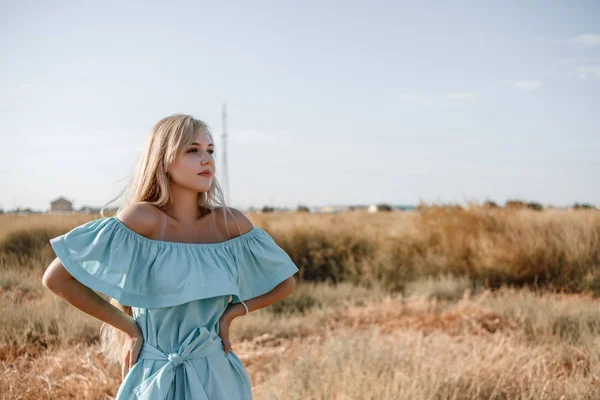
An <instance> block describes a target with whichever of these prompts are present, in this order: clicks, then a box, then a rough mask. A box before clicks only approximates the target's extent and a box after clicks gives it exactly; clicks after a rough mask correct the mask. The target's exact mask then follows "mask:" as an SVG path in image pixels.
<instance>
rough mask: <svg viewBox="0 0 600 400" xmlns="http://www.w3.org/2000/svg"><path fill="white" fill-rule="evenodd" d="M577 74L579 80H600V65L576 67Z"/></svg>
mask: <svg viewBox="0 0 600 400" xmlns="http://www.w3.org/2000/svg"><path fill="white" fill-rule="evenodd" d="M577 74H578V75H579V77H580V78H581V79H586V78H587V77H588V76H589V77H590V78H598V79H600V65H587V66H583V67H577Z"/></svg>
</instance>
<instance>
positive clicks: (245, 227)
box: [226, 207, 254, 237]
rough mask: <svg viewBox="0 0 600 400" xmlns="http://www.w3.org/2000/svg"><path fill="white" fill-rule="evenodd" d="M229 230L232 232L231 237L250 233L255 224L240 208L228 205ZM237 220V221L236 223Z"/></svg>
mask: <svg viewBox="0 0 600 400" xmlns="http://www.w3.org/2000/svg"><path fill="white" fill-rule="evenodd" d="M226 213H227V225H226V226H227V231H228V232H230V237H236V236H238V235H243V234H244V233H248V232H249V231H250V230H251V229H252V228H253V227H254V225H253V224H252V222H251V221H250V220H249V219H248V217H246V216H245V215H244V213H243V212H241V211H240V210H238V209H236V208H233V207H227V210H226ZM236 222H237V223H236Z"/></svg>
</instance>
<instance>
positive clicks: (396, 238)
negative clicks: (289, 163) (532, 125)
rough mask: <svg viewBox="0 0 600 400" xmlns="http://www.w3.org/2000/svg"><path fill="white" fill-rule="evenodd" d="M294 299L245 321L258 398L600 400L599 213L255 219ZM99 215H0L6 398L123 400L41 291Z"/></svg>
mask: <svg viewBox="0 0 600 400" xmlns="http://www.w3.org/2000/svg"><path fill="white" fill-rule="evenodd" d="M248 216H249V217H250V219H251V220H252V221H253V223H254V224H255V225H258V226H261V227H263V228H264V229H265V230H267V231H268V232H269V233H270V234H271V235H272V236H273V237H274V238H275V240H276V241H277V242H278V243H279V244H280V246H281V247H282V248H284V249H285V250H286V251H287V252H288V253H289V254H290V256H291V257H292V259H294V261H295V262H296V263H297V265H298V267H299V268H300V272H299V274H298V276H297V278H296V280H297V282H298V286H297V289H296V292H295V293H294V294H292V295H291V296H290V297H288V298H286V299H284V300H283V301H281V302H279V303H276V304H274V305H272V306H271V307H268V308H266V309H261V310H257V311H255V312H253V313H251V314H249V315H247V316H244V317H241V318H238V319H236V320H235V321H234V322H233V324H232V332H231V340H232V345H233V350H234V352H235V353H236V354H238V355H239V357H240V358H241V359H242V361H243V362H244V364H245V365H246V367H247V369H248V372H249V373H250V376H251V378H252V383H253V388H254V389H253V390H254V396H255V398H256V399H337V400H346V399H384V400H387V399H457V400H458V399H557V400H558V399H599V398H600V307H599V305H600V303H599V301H598V299H597V295H598V294H600V212H599V211H597V210H581V211H561V210H545V211H532V210H518V209H517V210H504V209H486V208H481V207H475V206H472V207H470V208H469V209H466V210H463V209H458V208H453V207H435V206H433V207H425V208H423V209H421V210H419V211H417V212H389V213H376V214H366V213H359V212H356V213H348V214H335V215H312V214H304V213H269V214H249V215H248ZM95 218H99V215H69V216H53V215H32V216H6V215H4V216H0V299H1V301H0V318H1V324H0V363H1V367H2V373H1V375H0V399H103V400H106V399H110V398H111V397H112V396H114V394H115V393H116V390H117V388H118V385H119V381H120V367H119V366H118V365H115V364H108V363H107V362H106V361H105V360H104V358H103V356H102V355H101V354H100V353H99V351H98V329H99V327H100V324H101V322H100V321H98V320H95V319H93V318H91V317H89V316H87V315H85V314H83V313H81V312H80V311H79V310H77V309H75V308H74V307H72V306H70V305H69V304H67V303H66V302H64V301H63V300H61V299H59V298H57V297H55V296H54V295H52V294H51V293H49V292H48V291H47V290H45V289H44V288H43V286H42V285H41V277H42V274H43V271H44V269H45V267H46V266H47V265H48V264H49V262H50V261H51V260H52V259H53V258H54V253H53V252H52V249H51V247H50V245H49V243H48V239H50V238H51V237H54V236H57V235H59V234H62V233H64V232H66V231H67V230H69V229H71V228H72V227H74V226H77V225H79V224H81V223H83V222H86V221H89V220H91V219H95Z"/></svg>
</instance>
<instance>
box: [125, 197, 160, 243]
mask: <svg viewBox="0 0 600 400" xmlns="http://www.w3.org/2000/svg"><path fill="white" fill-rule="evenodd" d="M116 217H117V219H119V220H120V221H121V222H122V223H123V224H125V225H126V226H127V227H128V228H129V229H131V230H132V231H135V232H137V233H139V234H140V235H143V236H146V237H152V236H153V235H154V233H155V232H156V230H157V227H158V225H159V222H160V211H159V210H158V208H156V207H155V206H154V205H152V204H150V203H146V202H141V203H134V204H130V205H128V206H126V207H125V208H123V209H122V210H121V211H119V212H118V213H117V215H116Z"/></svg>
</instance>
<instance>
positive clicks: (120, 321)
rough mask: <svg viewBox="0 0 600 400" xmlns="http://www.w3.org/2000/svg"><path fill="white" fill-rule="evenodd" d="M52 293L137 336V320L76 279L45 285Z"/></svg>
mask: <svg viewBox="0 0 600 400" xmlns="http://www.w3.org/2000/svg"><path fill="white" fill-rule="evenodd" d="M45 286H46V287H47V288H48V289H49V290H50V291H52V292H53V293H54V294H56V295H57V296H59V297H61V298H62V299H64V300H65V301H66V302H68V303H69V304H71V305H72V306H74V307H75V308H78V309H79V310H81V311H83V312H85V313H86V314H89V315H91V316H92V317H94V318H97V319H99V320H101V321H103V322H106V323H107V324H109V325H112V326H114V327H115V328H117V329H119V330H121V331H123V332H125V333H126V334H127V335H129V336H131V337H134V336H135V335H136V334H137V329H136V322H135V320H134V319H133V318H132V317H130V316H129V315H127V314H126V313H124V312H123V311H121V310H119V309H118V308H117V307H115V306H113V305H112V304H110V303H109V302H108V301H106V300H104V299H103V298H102V297H101V296H99V295H98V294H97V293H96V292H94V291H93V290H92V289H90V288H88V287H87V286H85V285H83V284H81V283H80V282H79V281H77V280H76V279H74V278H67V279H64V280H61V281H60V283H53V284H50V285H45Z"/></svg>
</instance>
